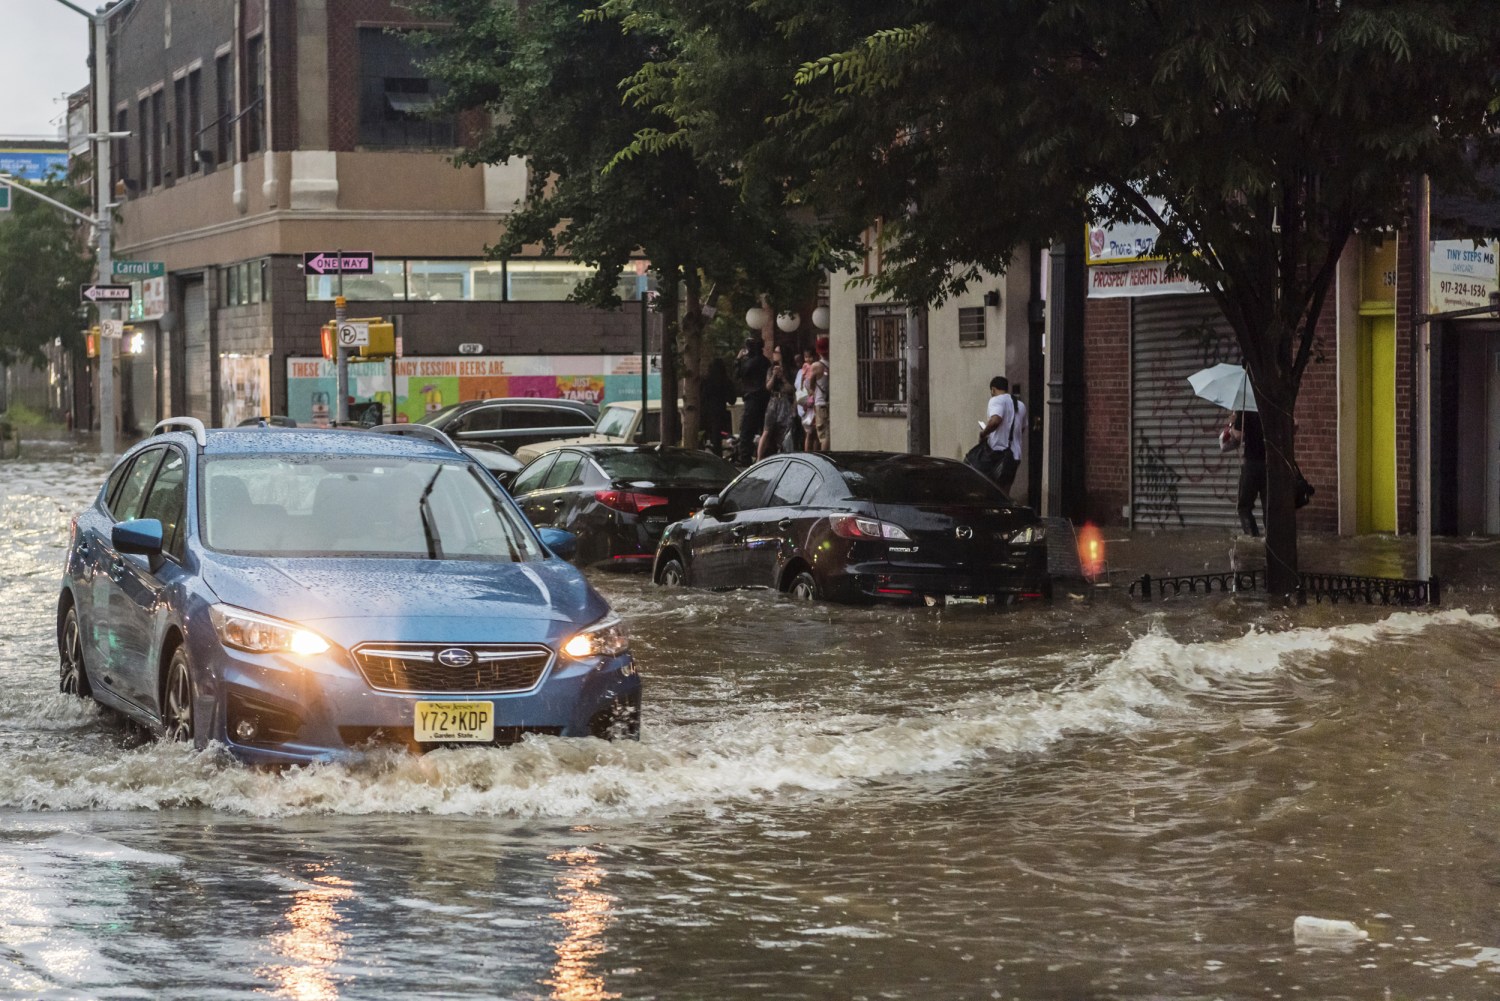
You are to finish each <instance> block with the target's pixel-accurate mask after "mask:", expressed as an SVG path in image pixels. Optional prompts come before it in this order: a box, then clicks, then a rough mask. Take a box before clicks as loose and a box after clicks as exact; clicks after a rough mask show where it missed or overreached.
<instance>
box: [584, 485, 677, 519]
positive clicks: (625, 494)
mask: <svg viewBox="0 0 1500 1001" xmlns="http://www.w3.org/2000/svg"><path fill="white" fill-rule="evenodd" d="M594 499H595V500H596V501H598V502H599V503H600V504H603V505H604V506H605V507H607V508H613V509H614V510H616V511H623V512H624V513H625V514H640V513H641V512H642V511H644V510H646V508H648V507H664V506H665V505H666V503H667V499H666V498H665V497H658V496H657V495H656V494H640V493H636V492H635V491H633V490H598V491H595V493H594Z"/></svg>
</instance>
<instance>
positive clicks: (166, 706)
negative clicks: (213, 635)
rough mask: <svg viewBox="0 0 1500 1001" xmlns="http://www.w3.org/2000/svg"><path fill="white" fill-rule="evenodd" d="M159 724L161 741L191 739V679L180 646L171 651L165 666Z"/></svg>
mask: <svg viewBox="0 0 1500 1001" xmlns="http://www.w3.org/2000/svg"><path fill="white" fill-rule="evenodd" d="M161 722H162V739H163V740H170V741H190V740H192V739H193V679H192V675H191V674H190V673H189V671H188V659H187V651H186V650H184V649H183V648H182V647H180V646H179V647H178V648H177V649H176V650H174V651H172V662H171V664H169V665H168V666H167V684H166V688H165V691H164V692H163V697H162V706H161Z"/></svg>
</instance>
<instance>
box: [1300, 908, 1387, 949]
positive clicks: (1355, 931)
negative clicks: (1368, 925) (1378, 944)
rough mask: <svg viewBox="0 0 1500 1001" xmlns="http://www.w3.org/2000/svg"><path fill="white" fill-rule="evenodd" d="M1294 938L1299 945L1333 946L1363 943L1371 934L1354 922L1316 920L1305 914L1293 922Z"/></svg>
mask: <svg viewBox="0 0 1500 1001" xmlns="http://www.w3.org/2000/svg"><path fill="white" fill-rule="evenodd" d="M1292 937H1293V939H1295V941H1296V942H1297V944H1298V945H1304V944H1306V945H1311V944H1324V945H1332V944H1337V943H1341V942H1361V941H1363V940H1365V939H1367V938H1369V937H1370V933H1369V932H1367V931H1365V930H1364V929H1363V928H1360V927H1359V926H1358V925H1356V924H1355V923H1354V922H1353V921H1340V920H1338V919H1336V918H1314V917H1309V916H1308V915H1306V914H1303V915H1301V916H1300V917H1298V918H1297V920H1296V921H1293V922H1292Z"/></svg>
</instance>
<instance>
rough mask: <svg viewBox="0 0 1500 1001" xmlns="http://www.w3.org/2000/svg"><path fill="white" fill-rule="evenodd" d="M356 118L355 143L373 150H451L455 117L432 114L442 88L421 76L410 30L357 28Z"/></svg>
mask: <svg viewBox="0 0 1500 1001" xmlns="http://www.w3.org/2000/svg"><path fill="white" fill-rule="evenodd" d="M357 46H358V52H359V96H358V101H359V115H358V122H357V126H356V127H357V138H356V143H357V144H358V145H359V146H361V147H366V148H371V149H452V148H453V147H455V146H457V145H458V120H457V117H456V116H454V115H451V114H450V115H438V116H434V115H431V114H430V109H431V108H432V106H433V105H435V104H436V103H437V102H438V101H439V100H441V99H442V97H443V94H444V92H445V90H446V88H445V87H444V85H443V83H442V81H441V80H439V79H437V78H435V77H432V76H430V75H428V74H426V73H424V72H423V70H422V68H421V64H420V63H421V61H420V58H419V56H418V54H417V52H416V51H415V46H414V45H413V43H412V41H411V32H409V31H390V30H388V29H386V28H377V27H366V26H361V27H360V28H359V29H358V36H357Z"/></svg>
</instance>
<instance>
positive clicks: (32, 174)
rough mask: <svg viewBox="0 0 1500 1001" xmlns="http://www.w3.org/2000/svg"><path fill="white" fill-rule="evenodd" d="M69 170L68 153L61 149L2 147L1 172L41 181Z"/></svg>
mask: <svg viewBox="0 0 1500 1001" xmlns="http://www.w3.org/2000/svg"><path fill="white" fill-rule="evenodd" d="M67 172H68V154H67V153H66V152H65V151H61V150H57V151H54V150H44V149H0V174H9V175H10V176H11V177H15V178H19V179H20V180H23V181H41V180H45V179H46V178H47V177H49V176H51V175H56V177H57V178H62V177H63V176H64V175H66V174H67Z"/></svg>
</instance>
